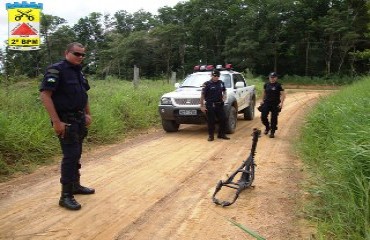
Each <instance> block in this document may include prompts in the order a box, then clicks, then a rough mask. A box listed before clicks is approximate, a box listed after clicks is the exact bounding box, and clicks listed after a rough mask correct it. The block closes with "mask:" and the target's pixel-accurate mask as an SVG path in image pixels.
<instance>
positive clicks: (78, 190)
mask: <svg viewBox="0 0 370 240" xmlns="http://www.w3.org/2000/svg"><path fill="white" fill-rule="evenodd" d="M72 192H73V194H84V195H88V194H94V193H95V189H94V188H88V187H84V186H81V184H80V181H77V182H75V183H73V191H72Z"/></svg>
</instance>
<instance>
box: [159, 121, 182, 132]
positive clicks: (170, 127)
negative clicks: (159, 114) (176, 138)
mask: <svg viewBox="0 0 370 240" xmlns="http://www.w3.org/2000/svg"><path fill="white" fill-rule="evenodd" d="M162 126H163V129H164V130H165V131H166V132H177V131H178V130H179V127H180V124H178V123H176V122H175V121H173V120H163V119H162Z"/></svg>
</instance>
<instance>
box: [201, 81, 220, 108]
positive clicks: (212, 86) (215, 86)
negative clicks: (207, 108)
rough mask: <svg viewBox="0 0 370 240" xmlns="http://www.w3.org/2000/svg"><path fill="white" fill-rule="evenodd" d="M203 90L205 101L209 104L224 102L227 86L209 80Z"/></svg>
mask: <svg viewBox="0 0 370 240" xmlns="http://www.w3.org/2000/svg"><path fill="white" fill-rule="evenodd" d="M203 85H204V87H203V89H202V93H203V94H204V99H205V100H206V102H207V103H214V102H222V101H223V100H222V92H224V91H226V88H225V84H224V82H223V81H221V80H218V81H217V82H214V81H212V80H209V81H207V82H205V83H204V84H203Z"/></svg>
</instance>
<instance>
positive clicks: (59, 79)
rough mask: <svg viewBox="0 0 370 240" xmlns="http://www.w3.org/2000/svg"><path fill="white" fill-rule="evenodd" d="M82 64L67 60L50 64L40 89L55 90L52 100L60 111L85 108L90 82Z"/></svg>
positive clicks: (73, 110) (74, 110)
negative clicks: (82, 69) (83, 71)
mask: <svg viewBox="0 0 370 240" xmlns="http://www.w3.org/2000/svg"><path fill="white" fill-rule="evenodd" d="M81 68H82V67H81V66H80V65H73V64H71V63H69V62H68V61H67V60H63V61H60V62H58V63H55V64H53V65H51V66H49V67H48V68H47V70H46V73H45V75H44V78H43V80H42V82H41V86H40V91H43V90H51V91H53V95H52V100H53V103H54V106H55V109H56V111H57V112H58V113H61V112H76V111H81V110H84V109H85V107H86V104H87V101H88V96H87V91H88V90H89V89H90V86H89V83H88V82H87V80H86V78H85V76H84V75H83V74H82V72H81Z"/></svg>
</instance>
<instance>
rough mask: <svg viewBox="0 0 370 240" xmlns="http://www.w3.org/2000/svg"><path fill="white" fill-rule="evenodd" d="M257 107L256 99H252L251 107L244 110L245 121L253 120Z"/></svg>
mask: <svg viewBox="0 0 370 240" xmlns="http://www.w3.org/2000/svg"><path fill="white" fill-rule="evenodd" d="M255 105H256V101H255V100H254V99H251V102H250V104H249V107H247V108H245V109H244V120H253V118H254V107H255Z"/></svg>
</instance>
